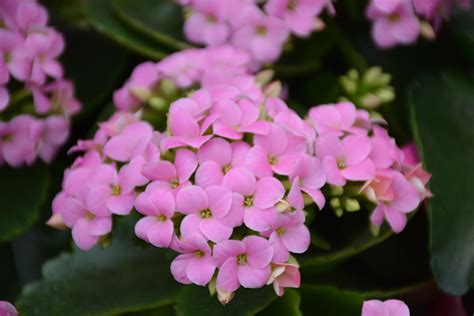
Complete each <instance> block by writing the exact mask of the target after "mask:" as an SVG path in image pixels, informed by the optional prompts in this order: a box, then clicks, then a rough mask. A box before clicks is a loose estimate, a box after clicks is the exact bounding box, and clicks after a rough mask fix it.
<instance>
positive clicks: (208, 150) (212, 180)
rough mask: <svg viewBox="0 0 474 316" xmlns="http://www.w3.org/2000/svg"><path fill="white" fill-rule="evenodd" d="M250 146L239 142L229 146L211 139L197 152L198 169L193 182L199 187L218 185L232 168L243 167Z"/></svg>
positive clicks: (224, 141)
mask: <svg viewBox="0 0 474 316" xmlns="http://www.w3.org/2000/svg"><path fill="white" fill-rule="evenodd" d="M249 148H250V145H249V144H247V143H245V142H242V141H239V142H233V143H231V144H229V143H228V142H227V141H226V140H224V139H222V138H213V139H211V140H210V141H208V142H207V143H205V144H204V145H203V146H201V148H199V150H198V152H197V158H198V160H199V164H200V166H199V168H198V169H197V170H196V174H195V181H196V184H197V185H199V186H201V187H208V186H210V185H220V184H222V181H223V179H224V176H225V174H226V173H227V172H229V171H230V170H231V169H232V168H233V167H239V166H243V165H244V164H245V156H246V154H247V152H248V150H249Z"/></svg>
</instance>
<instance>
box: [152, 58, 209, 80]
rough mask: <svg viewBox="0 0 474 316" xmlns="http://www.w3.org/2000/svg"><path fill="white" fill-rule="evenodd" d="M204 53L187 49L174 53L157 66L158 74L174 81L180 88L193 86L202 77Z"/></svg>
mask: <svg viewBox="0 0 474 316" xmlns="http://www.w3.org/2000/svg"><path fill="white" fill-rule="evenodd" d="M203 57H204V56H203V51H202V50H199V49H186V50H183V51H180V52H177V53H174V54H172V55H170V56H168V57H166V58H165V59H163V60H162V61H160V62H159V63H158V64H157V68H158V73H159V75H160V76H163V77H164V78H168V79H170V80H172V81H173V82H174V83H175V84H176V85H177V86H178V87H180V88H188V87H190V86H192V85H193V84H194V83H195V82H196V81H197V80H199V78H200V76H201V72H202V69H201V63H202V59H203Z"/></svg>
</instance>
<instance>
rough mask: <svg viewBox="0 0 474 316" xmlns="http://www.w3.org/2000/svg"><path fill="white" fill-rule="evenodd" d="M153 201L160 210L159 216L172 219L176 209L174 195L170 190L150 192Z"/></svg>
mask: <svg viewBox="0 0 474 316" xmlns="http://www.w3.org/2000/svg"><path fill="white" fill-rule="evenodd" d="M150 195H151V200H152V201H153V203H154V204H155V205H156V208H157V209H158V214H160V215H164V216H166V217H167V218H171V217H172V216H173V215H174V211H175V209H176V205H175V201H174V197H173V194H172V193H171V191H169V190H160V189H158V190H153V191H151V192H150Z"/></svg>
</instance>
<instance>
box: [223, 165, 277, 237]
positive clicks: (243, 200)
mask: <svg viewBox="0 0 474 316" xmlns="http://www.w3.org/2000/svg"><path fill="white" fill-rule="evenodd" d="M223 184H224V185H225V186H227V187H228V188H230V189H231V190H232V192H234V193H237V194H236V195H235V199H236V200H235V201H234V203H232V211H234V212H236V213H243V214H244V215H243V220H244V223H245V225H246V226H247V227H249V228H250V229H253V230H255V231H260V232H261V231H266V230H269V229H271V227H272V226H273V225H274V223H275V221H276V216H277V211H276V209H275V205H276V204H277V203H278V202H279V201H280V200H281V199H282V198H283V196H284V195H285V188H284V187H283V185H282V184H281V182H280V181H278V180H277V179H276V178H273V177H264V178H261V179H260V180H258V181H257V180H256V178H255V176H254V175H253V174H252V172H250V171H249V170H248V169H247V168H244V167H237V168H233V169H232V170H230V171H229V172H228V173H227V175H226V176H225V178H224V181H223Z"/></svg>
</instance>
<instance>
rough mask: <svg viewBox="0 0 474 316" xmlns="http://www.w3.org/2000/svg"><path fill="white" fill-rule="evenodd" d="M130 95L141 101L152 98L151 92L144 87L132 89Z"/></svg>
mask: <svg viewBox="0 0 474 316" xmlns="http://www.w3.org/2000/svg"><path fill="white" fill-rule="evenodd" d="M130 93H131V94H132V95H133V96H134V97H135V98H137V99H139V100H140V101H147V100H148V99H149V98H150V97H151V91H150V90H149V89H147V88H142V87H132V88H130Z"/></svg>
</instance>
